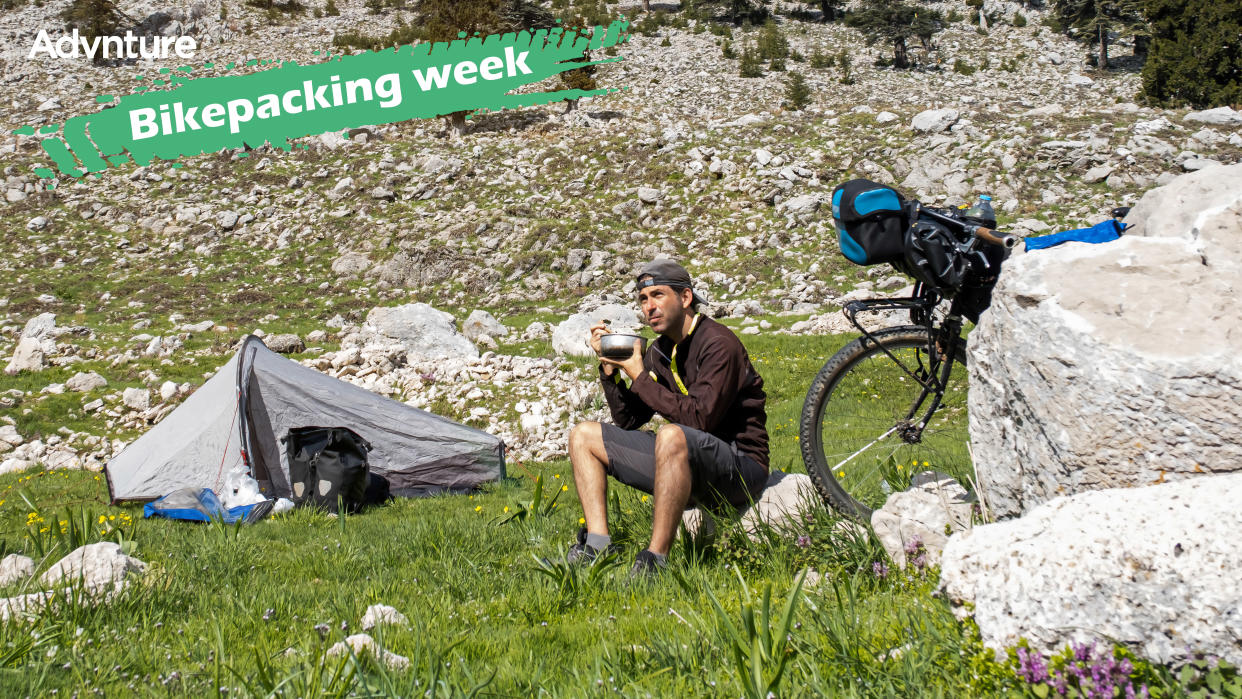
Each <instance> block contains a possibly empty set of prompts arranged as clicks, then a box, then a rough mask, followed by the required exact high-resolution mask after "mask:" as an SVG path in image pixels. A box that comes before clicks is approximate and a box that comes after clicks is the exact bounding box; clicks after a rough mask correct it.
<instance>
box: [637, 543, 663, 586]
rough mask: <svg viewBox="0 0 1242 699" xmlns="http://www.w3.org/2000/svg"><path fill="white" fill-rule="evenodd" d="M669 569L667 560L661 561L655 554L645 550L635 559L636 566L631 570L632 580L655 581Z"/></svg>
mask: <svg viewBox="0 0 1242 699" xmlns="http://www.w3.org/2000/svg"><path fill="white" fill-rule="evenodd" d="M667 567H668V562H667V560H664V561H661V560H660V559H659V558H657V557H656V555H655V554H654V553H652V552H651V551H648V550H647V549H643V550H642V551H639V552H638V555H637V556H635V557H634V566H633V567H632V568H630V580H654V579H655V578H656V576H658V575H659V574H660V573H662V572H664V569H665V568H667Z"/></svg>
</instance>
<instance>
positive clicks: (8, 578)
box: [0, 553, 35, 587]
mask: <svg viewBox="0 0 1242 699" xmlns="http://www.w3.org/2000/svg"><path fill="white" fill-rule="evenodd" d="M34 571H35V565H34V559H32V558H30V557H29V556H23V555H21V554H20V553H10V554H9V555H7V556H5V557H4V558H3V559H0V587H3V586H5V585H12V584H13V583H19V582H21V581H23V580H25V579H26V578H29V577H30V576H32V575H34Z"/></svg>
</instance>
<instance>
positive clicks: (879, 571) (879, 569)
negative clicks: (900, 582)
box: [871, 561, 888, 580]
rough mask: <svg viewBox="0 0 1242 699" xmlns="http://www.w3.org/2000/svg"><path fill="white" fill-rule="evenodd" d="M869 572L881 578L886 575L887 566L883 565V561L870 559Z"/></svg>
mask: <svg viewBox="0 0 1242 699" xmlns="http://www.w3.org/2000/svg"><path fill="white" fill-rule="evenodd" d="M871 572H872V573H874V574H875V577H877V578H880V579H881V580H883V579H884V578H887V577H888V566H886V565H884V562H883V561H872V563H871Z"/></svg>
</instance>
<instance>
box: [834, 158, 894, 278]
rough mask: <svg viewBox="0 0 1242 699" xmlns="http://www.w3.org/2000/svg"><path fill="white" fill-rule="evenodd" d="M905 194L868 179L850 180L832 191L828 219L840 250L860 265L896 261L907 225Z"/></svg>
mask: <svg viewBox="0 0 1242 699" xmlns="http://www.w3.org/2000/svg"><path fill="white" fill-rule="evenodd" d="M905 203H906V200H905V197H903V196H901V193H900V192H898V191H897V190H895V189H893V188H892V187H888V186H885V185H882V184H880V183H878V182H872V181H871V180H861V179H859V180H850V181H849V182H846V183H844V184H842V185H839V186H838V187H837V188H836V189H834V190H833V191H832V220H833V223H835V224H836V226H837V237H838V240H839V242H840V244H841V253H842V254H843V255H845V256H846V257H847V258H848V259H849V260H850V261H851V262H853V263H855V264H860V265H878V264H882V263H885V262H888V263H893V262H899V261H900V260H902V259H903V258H904V256H905V232H906V228H907V227H908V226H909V221H907V220H906V219H907V216H908V214H907V213H906V209H905Z"/></svg>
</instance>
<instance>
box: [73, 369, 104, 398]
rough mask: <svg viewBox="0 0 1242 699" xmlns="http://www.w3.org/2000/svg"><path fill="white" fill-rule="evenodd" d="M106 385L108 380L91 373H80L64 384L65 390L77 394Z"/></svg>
mask: <svg viewBox="0 0 1242 699" xmlns="http://www.w3.org/2000/svg"><path fill="white" fill-rule="evenodd" d="M107 385H108V380H107V379H105V378H104V377H102V376H100V375H99V374H97V373H95V372H93V371H90V372H85V371H80V372H78V373H76V374H74V375H73V376H71V377H69V380H68V381H66V382H65V388H67V389H69V390H70V391H76V392H78V393H86V392H88V391H93V390H95V389H97V388H103V387H104V386H107Z"/></svg>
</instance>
